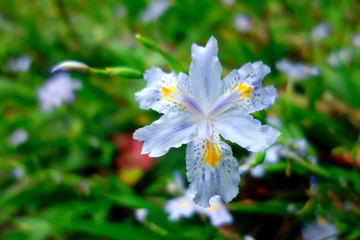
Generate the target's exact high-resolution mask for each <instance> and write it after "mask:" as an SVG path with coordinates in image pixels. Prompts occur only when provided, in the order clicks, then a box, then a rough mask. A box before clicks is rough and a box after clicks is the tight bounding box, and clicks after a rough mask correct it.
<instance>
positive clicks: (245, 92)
mask: <svg viewBox="0 0 360 240" xmlns="http://www.w3.org/2000/svg"><path fill="white" fill-rule="evenodd" d="M251 89H252V86H248V85H245V84H243V83H240V84H237V85H236V86H235V87H233V90H232V92H233V93H234V92H239V96H240V101H243V100H244V98H248V97H251Z"/></svg>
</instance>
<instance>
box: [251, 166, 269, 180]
mask: <svg viewBox="0 0 360 240" xmlns="http://www.w3.org/2000/svg"><path fill="white" fill-rule="evenodd" d="M265 173H266V170H265V166H264V164H259V165H256V166H255V167H252V168H251V169H250V174H251V176H253V177H254V178H263V177H264V176H265Z"/></svg>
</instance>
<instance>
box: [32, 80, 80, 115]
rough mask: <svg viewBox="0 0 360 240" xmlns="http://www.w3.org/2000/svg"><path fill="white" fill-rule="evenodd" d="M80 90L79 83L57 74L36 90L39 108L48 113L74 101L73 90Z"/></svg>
mask: <svg viewBox="0 0 360 240" xmlns="http://www.w3.org/2000/svg"><path fill="white" fill-rule="evenodd" d="M80 88H81V82H80V81H78V80H75V79H72V78H71V77H70V75H68V74H66V73H58V74H56V75H54V76H52V77H51V78H49V79H47V81H46V82H45V84H44V85H43V86H42V87H40V88H38V89H37V97H38V100H39V104H40V108H41V109H42V110H43V111H44V112H49V111H51V110H52V109H54V108H56V107H59V106H60V105H61V104H62V103H71V102H73V101H74V99H75V90H78V89H80Z"/></svg>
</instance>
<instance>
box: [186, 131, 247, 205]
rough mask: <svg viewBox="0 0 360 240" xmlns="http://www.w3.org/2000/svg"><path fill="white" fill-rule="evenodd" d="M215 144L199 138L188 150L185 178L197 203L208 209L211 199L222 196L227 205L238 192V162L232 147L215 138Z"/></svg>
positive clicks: (189, 145) (190, 144)
mask: <svg viewBox="0 0 360 240" xmlns="http://www.w3.org/2000/svg"><path fill="white" fill-rule="evenodd" d="M213 140H214V142H210V141H207V140H203V139H200V138H196V139H195V140H193V141H191V142H190V143H189V144H188V146H187V149H186V175H187V177H188V180H189V182H190V188H189V191H190V192H191V193H193V194H195V198H194V202H195V203H196V204H198V205H199V206H201V207H209V206H210V204H209V200H210V199H211V198H212V197H213V196H215V195H219V196H220V197H221V198H222V199H223V200H224V201H225V202H226V203H228V202H229V201H231V200H232V199H233V198H234V197H236V195H237V194H238V192H239V188H238V185H239V182H240V175H239V171H238V167H239V166H238V163H237V161H236V159H235V158H234V157H233V155H232V151H231V148H230V147H229V145H227V144H226V143H225V142H221V141H220V138H219V136H218V135H217V136H213Z"/></svg>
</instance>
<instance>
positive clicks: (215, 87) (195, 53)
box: [189, 37, 222, 110]
mask: <svg viewBox="0 0 360 240" xmlns="http://www.w3.org/2000/svg"><path fill="white" fill-rule="evenodd" d="M217 54H218V44H217V41H216V39H215V38H214V37H211V38H210V39H209V41H208V42H207V44H206V46H205V47H201V46H198V45H196V44H193V45H192V47H191V57H192V62H191V65H190V71H189V76H190V86H191V93H192V96H196V98H197V100H198V102H199V104H200V105H201V106H203V107H204V109H205V110H207V109H208V107H209V106H211V105H212V104H213V103H214V102H215V100H216V99H217V97H218V96H219V93H220V91H221V89H222V81H221V79H220V77H221V71H222V67H221V64H220V62H219V59H218V57H217Z"/></svg>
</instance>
